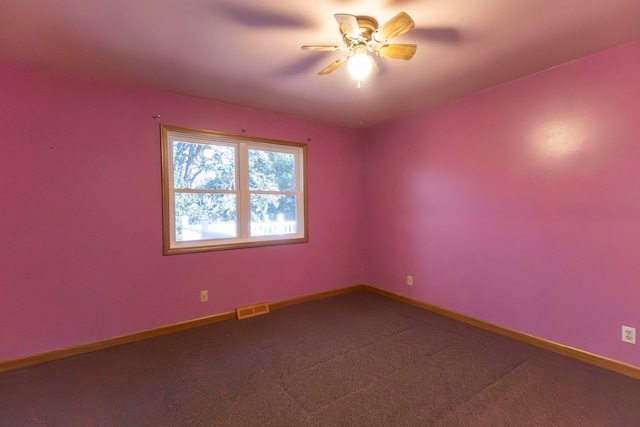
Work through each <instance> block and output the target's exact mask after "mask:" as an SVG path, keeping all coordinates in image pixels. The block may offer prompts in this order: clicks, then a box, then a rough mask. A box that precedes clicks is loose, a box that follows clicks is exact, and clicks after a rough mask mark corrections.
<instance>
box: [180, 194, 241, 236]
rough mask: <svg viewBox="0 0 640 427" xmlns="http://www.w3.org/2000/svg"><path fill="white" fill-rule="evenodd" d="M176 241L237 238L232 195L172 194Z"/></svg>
mask: <svg viewBox="0 0 640 427" xmlns="http://www.w3.org/2000/svg"><path fill="white" fill-rule="evenodd" d="M175 204H176V241H187V240H208V239H227V238H231V237H236V236H237V234H238V227H237V214H236V196H235V194H201V193H200V194H198V193H175Z"/></svg>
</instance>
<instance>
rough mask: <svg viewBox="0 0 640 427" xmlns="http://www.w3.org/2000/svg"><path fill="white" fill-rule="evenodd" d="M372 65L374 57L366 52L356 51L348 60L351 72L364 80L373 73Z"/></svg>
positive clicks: (356, 77) (357, 78)
mask: <svg viewBox="0 0 640 427" xmlns="http://www.w3.org/2000/svg"><path fill="white" fill-rule="evenodd" d="M372 67H373V59H371V57H369V56H368V55H367V54H366V53H356V54H355V55H353V56H351V57H350V58H349V61H348V62H347V68H348V70H349V74H351V76H352V77H353V78H354V79H356V80H362V79H364V78H365V77H367V76H368V75H369V73H371V68H372Z"/></svg>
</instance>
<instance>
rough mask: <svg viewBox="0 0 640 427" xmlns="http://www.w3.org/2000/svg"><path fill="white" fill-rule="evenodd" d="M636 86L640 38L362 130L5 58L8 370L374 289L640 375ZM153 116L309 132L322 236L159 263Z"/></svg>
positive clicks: (4, 341)
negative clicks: (318, 296)
mask: <svg viewBox="0 0 640 427" xmlns="http://www.w3.org/2000/svg"><path fill="white" fill-rule="evenodd" d="M638 76H640V42H637V43H632V44H627V45H624V46H620V47H618V48H614V49H611V50H608V51H606V52H602V53H600V54H597V55H593V56H591V57H588V58H584V59H582V60H579V61H575V62H572V63H569V64H565V65H562V66H559V67H556V68H553V69H551V70H547V71H545V72H542V73H538V74H536V75H533V76H530V77H527V78H523V79H520V80H517V81H514V82H511V83H508V84H504V85H501V86H499V87H495V88H492V89H489V90H486V91H484V92H481V93H478V94H475V95H473V96H470V97H467V98H464V99H460V100H457V101H453V102H450V103H448V104H446V105H443V106H441V107H439V108H435V109H432V110H430V111H426V112H422V113H418V114H415V115H412V116H409V117H405V118H403V119H400V120H396V121H394V122H392V123H389V124H387V125H383V126H379V127H376V128H373V129H369V130H367V131H364V132H361V131H357V130H349V129H343V128H339V127H334V126H331V125H326V124H320V123H316V122H312V121H305V120H301V119H296V118H291V117H285V116H281V115H277V114H273V113H267V112H262V111H256V110H251V109H246V108H241V107H236V106H230V105H225V104H219V103H215V102H210V101H205V100H198V99H193V98H187V97H182V96H178V95H173V94H168V93H163V92H159V91H153V90H147V89H140V88H128V87H124V86H118V85H110V84H106V83H100V82H95V81H91V80H84V79H80V78H77V77H72V76H66V75H60V74H56V73H51V72H46V71H39V70H35V69H32V68H27V67H24V66H21V65H16V64H9V63H0V94H2V96H1V97H0V131H1V134H2V137H3V138H2V147H3V150H2V155H0V174H2V175H1V176H2V178H3V180H2V181H3V187H2V188H3V189H2V193H0V194H1V196H2V201H1V205H0V206H1V208H0V236H2V238H3V244H2V245H1V246H0V360H7V359H12V358H16V357H21V356H27V355H32V354H37V353H41V352H45V351H49V350H55V349H59V348H62V347H65V346H70V345H76V344H82V343H87V342H93V341H97V340H100V339H104V338H109V337H113V336H117V335H121V334H128V333H133V332H137V331H140V330H144V329H149V328H155V327H159V326H162V325H167V324H173V323H176V322H180V321H183V320H189V319H194V318H198V317H201V316H206V315H209V314H215V313H220V312H225V311H230V310H232V309H233V308H234V307H236V306H238V305H242V304H248V303H253V302H258V301H263V300H266V301H279V300H284V299H289V298H294V297H297V296H302V295H307V294H311V293H315V292H322V291H325V290H330V289H335V288H341V287H345V286H351V285H354V284H357V283H361V282H366V283H369V284H371V285H374V286H378V287H381V288H385V289H388V290H390V291H393V292H397V293H400V294H403V295H407V296H409V297H413V298H416V299H419V300H422V301H426V302H430V303H433V304H437V305H440V306H443V307H446V308H449V309H452V310H455V311H459V312H462V313H465V314H469V315H471V316H475V317H478V318H481V319H484V320H487V321H490V322H494V323H497V324H499V325H503V326H506V327H510V328H514V329H517V330H520V331H523V332H528V333H531V334H533V335H536V336H540V337H543V338H547V339H550V340H553V341H556V342H560V343H563V344H567V345H570V346H574V347H578V348H582V349H585V350H587V351H591V352H594V353H597V354H600V355H603V356H607V357H611V358H613V359H617V360H621V361H625V362H628V363H631V364H634V365H637V366H640V347H639V346H632V345H629V344H624V343H622V342H621V341H620V335H621V333H620V330H621V325H622V324H625V325H629V326H634V327H637V328H639V331H640V308H639V307H640V306H639V305H638V303H637V301H640V262H638V260H637V259H636V258H637V255H636V252H637V251H638V248H640V185H638V182H640V167H638V165H639V164H640V163H639V160H640V143H639V142H640V141H638V138H640V120H638V117H640V83H639V82H640V80H639V77H638ZM156 114H160V115H161V116H162V122H163V123H166V124H171V125H177V126H185V127H193V128H204V129H213V130H219V131H223V132H230V133H239V132H240V131H241V129H247V131H248V134H250V135H256V136H262V137H267V138H274V139H284V140H292V141H306V139H307V138H311V142H310V143H309V194H310V200H309V207H310V211H309V217H310V243H308V244H301V245H291V246H277V247H269V248H255V249H245V250H235V251H222V252H210V253H200V254H191V255H176V256H170V257H164V256H162V236H161V216H160V215H161V194H160V150H159V144H160V142H159V128H158V122H156V121H155V120H153V119H152V118H151V117H152V116H153V115H156ZM363 142H364V144H363ZM363 189H364V190H365V191H364V193H363V191H362V190H363ZM365 232H366V233H365ZM363 254H364V255H363ZM363 266H365V271H364V272H363ZM407 275H412V276H413V277H414V286H413V287H408V286H406V284H405V283H406V282H405V280H406V279H405V278H406V276H407ZM201 289H208V290H209V295H210V301H209V303H205V304H202V303H200V302H199V300H198V296H199V291H200V290H201Z"/></svg>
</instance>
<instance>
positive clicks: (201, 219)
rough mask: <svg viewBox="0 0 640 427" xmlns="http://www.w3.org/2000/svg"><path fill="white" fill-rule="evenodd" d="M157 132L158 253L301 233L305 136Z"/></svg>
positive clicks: (301, 236)
mask: <svg viewBox="0 0 640 427" xmlns="http://www.w3.org/2000/svg"><path fill="white" fill-rule="evenodd" d="M161 133H162V187H163V188H162V189H163V191H162V194H163V232H164V235H163V243H164V253H165V254H167V255H168V254H176V253H185V252H199V251H208V250H218V249H233V248H239V247H250V246H265V245H275V244H288V243H302V242H306V241H308V238H307V221H306V191H305V188H306V179H305V168H306V145H305V144H300V143H294V142H284V141H273V140H266V139H258V138H251V137H245V136H237V135H229V134H224V133H219V132H212V131H201V130H191V129H184V128H177V127H172V126H164V125H163V126H162V127H161Z"/></svg>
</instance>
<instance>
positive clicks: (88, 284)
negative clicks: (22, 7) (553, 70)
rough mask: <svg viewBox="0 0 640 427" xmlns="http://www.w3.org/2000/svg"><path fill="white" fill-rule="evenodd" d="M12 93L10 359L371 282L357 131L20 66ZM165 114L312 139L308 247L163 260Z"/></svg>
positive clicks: (2, 169) (0, 121)
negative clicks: (365, 277) (204, 298)
mask: <svg viewBox="0 0 640 427" xmlns="http://www.w3.org/2000/svg"><path fill="white" fill-rule="evenodd" d="M0 94H2V96H1V98H0V132H1V134H2V155H1V156H0V174H1V175H0V176H1V177H2V192H1V202H0V203H1V206H2V207H1V210H0V236H1V237H2V244H1V245H0V264H1V267H0V295H1V296H0V360H6V359H12V358H16V357H21V356H26V355H31V354H37V353H41V352H45V351H49V350H55V349H59V348H62V347H66V346H70V345H76V344H82V343H88V342H93V341H97V340H100V339H104V338H109V337H114V336H117V335H122V334H128V333H133V332H137V331H141V330H145V329H150V328H155V327H159V326H162V325H168V324H173V323H176V322H180V321H184V320H189V319H194V318H198V317H202V316H206V315H210V314H216V313H221V312H226V311H231V310H233V309H234V308H235V307H237V306H240V305H246V304H251V303H254V302H260V301H281V300H285V299H290V298H295V297H298V296H303V295H308V294H312V293H317V292H322V291H326V290H330V289H335V288H343V287H346V286H352V285H354V284H357V283H361V282H362V271H363V269H362V240H363V229H362V225H361V217H362V214H361V209H362V205H363V203H362V185H363V183H362V166H361V162H362V144H361V141H360V133H358V131H356V130H352V129H344V128H340V127H335V126H330V125H325V124H321V123H316V122H311V121H305V120H300V119H295V118H291V117H285V116H281V115H277V114H272V113H267V112H263V111H257V110H251V109H246V108H241V107H236V106H230V105H224V104H219V103H214V102H209V101H204V100H199V99H194V98H187V97H182V96H177V95H173V94H169V93H163V92H158V91H153V90H146V89H137V88H129V87H124V86H117V85H110V84H105V83H100V82H96V81H90V80H84V79H80V78H77V77H72V76H65V75H59V74H54V73H49V72H45V71H38V70H35V69H32V68H27V67H22V66H20V65H16V64H8V63H0ZM156 114H160V115H161V120H162V122H163V123H165V124H170V125H174V126H184V127H192V128H200V129H211V130H217V131H222V132H229V133H236V134H237V133H241V132H242V129H246V130H247V134H248V135H252V136H259V137H266V138H272V139H282V140H290V141H298V142H306V141H307V138H311V141H310V142H309V143H308V153H309V165H308V177H309V186H308V191H309V230H310V234H309V236H310V241H309V243H308V244H297V245H289V246H274V247H265V248H252V249H242V250H231V251H221V252H208V253H198V254H190V255H174V256H163V255H162V218H161V214H162V211H161V185H160V184H161V183H160V131H159V123H158V122H157V121H156V120H153V119H152V116H154V115H156ZM202 289H208V290H209V302H207V303H200V301H199V295H200V290H202Z"/></svg>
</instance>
